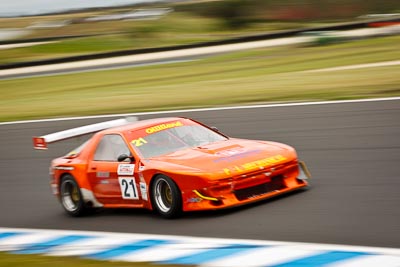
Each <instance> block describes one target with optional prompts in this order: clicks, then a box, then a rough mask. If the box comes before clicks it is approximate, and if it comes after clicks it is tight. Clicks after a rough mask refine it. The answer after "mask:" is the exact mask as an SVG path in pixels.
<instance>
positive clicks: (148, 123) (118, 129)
mask: <svg viewBox="0 0 400 267" xmlns="http://www.w3.org/2000/svg"><path fill="white" fill-rule="evenodd" d="M182 119H187V118H183V117H167V118H157V119H148V120H142V121H135V122H132V123H129V124H127V125H124V126H118V127H113V128H110V129H106V130H103V131H100V132H99V133H100V134H110V133H116V132H118V133H127V132H130V131H133V130H137V129H141V128H145V127H151V126H154V125H158V124H162V123H167V122H171V121H176V120H182Z"/></svg>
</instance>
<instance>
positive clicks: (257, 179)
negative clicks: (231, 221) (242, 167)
mask: <svg viewBox="0 0 400 267" xmlns="http://www.w3.org/2000/svg"><path fill="white" fill-rule="evenodd" d="M310 177H311V175H310V172H309V171H308V169H307V166H306V164H305V163H304V162H297V161H296V162H294V163H291V164H287V165H281V166H274V167H273V168H271V169H269V170H262V171H258V172H257V173H251V174H242V175H240V176H239V177H233V178H229V179H224V180H220V181H218V182H217V183H216V184H214V185H212V186H210V187H207V188H201V189H193V190H191V191H187V192H183V202H184V203H183V204H184V205H183V210H185V211H194V210H210V209H223V208H229V207H234V206H240V205H245V204H248V203H252V202H256V201H260V200H264V199H268V198H271V197H274V196H277V195H281V194H285V193H288V192H290V191H293V190H297V189H300V188H303V187H307V186H308V182H307V179H309V178H310Z"/></svg>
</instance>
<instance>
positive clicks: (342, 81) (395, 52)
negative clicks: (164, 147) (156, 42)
mask: <svg viewBox="0 0 400 267" xmlns="http://www.w3.org/2000/svg"><path fill="white" fill-rule="evenodd" d="M399 42H400V36H393V37H381V38H373V39H368V40H359V41H353V42H348V43H338V44H333V45H329V46H317V47H307V46H285V47H275V48H264V49H257V50H247V51H241V52H236V53H229V54H223V55H218V56H213V57H208V58H203V59H199V60H196V61H190V62H182V63H171V64H164V65H153V66H142V67H133V68H125V69H118V70H107V71H95V72H86V73H76V74H64V75H57V76H47V77H46V76H44V77H34V78H24V79H10V80H2V81H0V88H1V93H2V95H1V98H0V121H11V120H21V119H34V118H50V117H63V116H80V115H98V114H111V113H129V112H142V111H155V110H171V109H183V108H195V107H196V108H197V107H211V106H223V105H236V104H249V103H265V102H277V101H314V100H337V99H354V98H371V97H387V96H398V95H400V76H399V75H398V73H400V65H396V66H386V67H374V68H360V69H354V70H343V71H330V72H319V73H311V72H304V71H306V70H312V69H321V68H330V67H337V66H346V65H352V64H364V63H374V62H382V61H392V60H398V59H399V58H400V50H399V49H398V44H399Z"/></svg>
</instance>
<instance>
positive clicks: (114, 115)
mask: <svg viewBox="0 0 400 267" xmlns="http://www.w3.org/2000/svg"><path fill="white" fill-rule="evenodd" d="M397 100H400V97H384V98H367V99H353V100H335V101H315V102H294V103H278V104H264V105H248V106H229V107H215V108H197V109H182V110H167V111H152V112H138V113H122V114H109V115H96V116H82V117H65V118H54V119H40V120H24V121H9V122H0V126H1V125H10V124H24V123H37V122H56V121H72V120H86V119H102V118H115V117H126V116H144V115H156V114H171V113H190V112H203V111H221V110H235V109H255V108H276V107H297V106H311V105H332V104H348V103H364V102H378V101H397Z"/></svg>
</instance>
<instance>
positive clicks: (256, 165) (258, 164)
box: [224, 155, 286, 175]
mask: <svg viewBox="0 0 400 267" xmlns="http://www.w3.org/2000/svg"><path fill="white" fill-rule="evenodd" d="M285 160H286V158H285V157H284V156H282V155H276V156H273V157H268V158H265V159H260V160H256V161H252V162H248V163H245V164H242V165H235V166H233V167H230V168H224V172H225V174H226V175H231V174H234V173H241V172H246V171H254V170H256V169H263V168H265V167H269V166H271V165H274V164H276V163H279V162H282V161H285Z"/></svg>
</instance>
